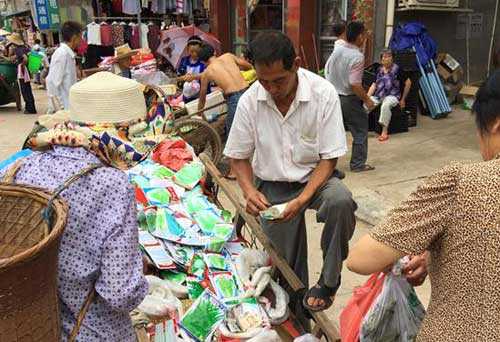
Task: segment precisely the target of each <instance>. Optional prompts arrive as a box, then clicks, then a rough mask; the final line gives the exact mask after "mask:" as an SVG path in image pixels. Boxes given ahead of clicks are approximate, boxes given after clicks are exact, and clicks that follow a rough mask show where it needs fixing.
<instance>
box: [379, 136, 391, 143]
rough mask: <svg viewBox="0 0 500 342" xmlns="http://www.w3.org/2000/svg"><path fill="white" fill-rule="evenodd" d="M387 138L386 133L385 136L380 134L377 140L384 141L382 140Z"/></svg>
mask: <svg viewBox="0 0 500 342" xmlns="http://www.w3.org/2000/svg"><path fill="white" fill-rule="evenodd" d="M387 140H389V136H388V135H386V136H382V135H381V136H379V137H378V141H380V142H384V141H387Z"/></svg>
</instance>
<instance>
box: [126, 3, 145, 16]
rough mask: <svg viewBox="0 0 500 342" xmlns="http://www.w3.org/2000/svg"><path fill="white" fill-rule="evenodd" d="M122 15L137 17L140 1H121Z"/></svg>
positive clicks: (139, 10)
mask: <svg viewBox="0 0 500 342" xmlns="http://www.w3.org/2000/svg"><path fill="white" fill-rule="evenodd" d="M122 6H123V13H125V14H131V15H137V14H139V13H140V12H141V2H140V0H123V3H122Z"/></svg>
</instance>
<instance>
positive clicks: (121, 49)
mask: <svg viewBox="0 0 500 342" xmlns="http://www.w3.org/2000/svg"><path fill="white" fill-rule="evenodd" d="M137 53H139V50H132V49H131V48H130V46H129V45H128V44H123V45H120V46H117V47H116V48H115V60H120V59H124V58H129V57H132V56H134V55H137Z"/></svg>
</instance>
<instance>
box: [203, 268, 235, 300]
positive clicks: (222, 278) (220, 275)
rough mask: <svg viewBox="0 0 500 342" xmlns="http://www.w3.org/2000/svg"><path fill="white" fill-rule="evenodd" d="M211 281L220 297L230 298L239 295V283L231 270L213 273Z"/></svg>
mask: <svg viewBox="0 0 500 342" xmlns="http://www.w3.org/2000/svg"><path fill="white" fill-rule="evenodd" d="M210 282H211V283H212V287H213V288H214V289H215V293H217V296H218V297H219V298H223V299H229V298H236V297H238V296H239V290H238V284H237V283H236V279H235V278H234V276H233V274H232V273H231V272H216V273H212V274H211V275H210Z"/></svg>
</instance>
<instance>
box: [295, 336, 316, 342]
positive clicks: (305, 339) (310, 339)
mask: <svg viewBox="0 0 500 342" xmlns="http://www.w3.org/2000/svg"><path fill="white" fill-rule="evenodd" d="M293 342H320V339H319V338H317V337H316V336H314V335H311V334H305V335H302V336H299V337H297V338H296V339H295V340H293Z"/></svg>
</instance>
